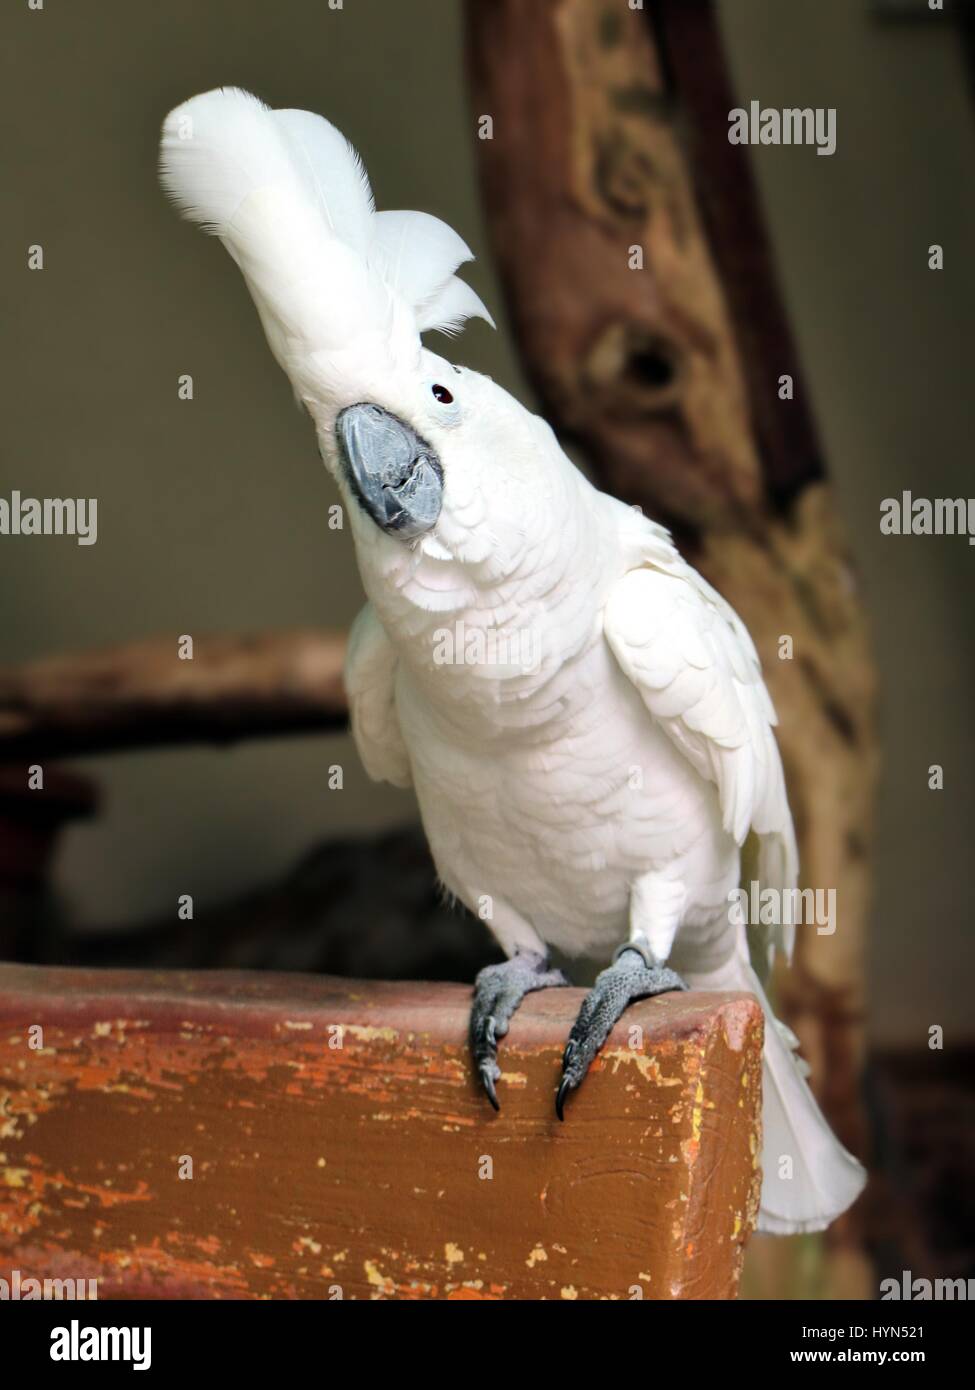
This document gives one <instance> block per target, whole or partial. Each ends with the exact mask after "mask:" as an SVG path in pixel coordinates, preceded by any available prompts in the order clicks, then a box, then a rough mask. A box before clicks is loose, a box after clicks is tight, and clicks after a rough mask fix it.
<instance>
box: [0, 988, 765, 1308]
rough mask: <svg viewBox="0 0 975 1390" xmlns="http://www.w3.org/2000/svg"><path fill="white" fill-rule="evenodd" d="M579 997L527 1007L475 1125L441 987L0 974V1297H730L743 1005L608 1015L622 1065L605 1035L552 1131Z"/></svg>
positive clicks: (752, 1044) (703, 999)
mask: <svg viewBox="0 0 975 1390" xmlns="http://www.w3.org/2000/svg"><path fill="white" fill-rule="evenodd" d="M115 978H119V979H120V981H121V982H122V983H120V984H119V985H118V986H116V987H114V989H115V992H114V993H113V992H112V988H109V987H106V985H105V983H104V982H105V981H106V980H108V981H109V982H111V981H112V980H114V979H115ZM134 980H137V981H138V987H137V988H135V986H134V985H133V984H131V983H126V981H134ZM31 991H33V993H32V992H31ZM130 995H131V1000H134V1001H135V1002H134V1004H133V1003H132V1002H131V1001H130V998H129V996H130ZM557 996H562V997H557ZM579 998H580V994H579V992H578V991H573V990H561V991H550V992H548V994H547V995H543V994H537V995H533V996H530V998H529V999H528V1000H526V1003H525V1005H524V1006H523V1010H522V1011H520V1012H519V1015H518V1017H517V1018H516V1020H515V1022H514V1024H513V1025H512V1028H511V1032H510V1034H509V1037H508V1038H507V1039H506V1041H505V1048H506V1053H507V1062H508V1064H509V1065H511V1066H512V1070H511V1071H510V1072H509V1071H505V1072H504V1074H503V1076H502V1080H501V1083H500V1085H499V1094H500V1096H501V1101H502V1111H501V1114H500V1115H498V1116H495V1115H494V1113H493V1112H490V1111H489V1110H488V1109H487V1108H486V1107H485V1106H484V1104H483V1100H482V1098H481V1096H480V1095H479V1093H478V1092H477V1090H476V1088H475V1087H474V1085H473V1083H472V1080H471V1077H470V1073H469V1068H468V1062H467V1054H466V1040H465V1034H466V1012H467V1006H468V1000H469V991H467V990H465V989H463V988H460V987H455V986H448V985H444V986H429V985H424V986H420V985H417V986H392V985H385V984H376V985H372V984H362V983H359V984H357V985H356V986H355V989H354V990H350V988H349V985H348V983H347V982H343V981H326V980H313V979H310V978H308V977H301V978H300V979H298V978H297V977H295V978H294V980H292V979H291V978H290V977H266V978H257V977H251V976H246V975H236V976H224V975H217V976H212V975H211V976H205V977H202V976H188V975H179V976H173V975H166V974H164V973H158V974H154V975H152V976H143V975H140V976H137V977H134V976H127V977H121V976H119V977H116V976H115V973H114V972H111V973H106V974H104V975H97V974H94V973H93V972H81V971H79V972H70V971H33V972H30V971H25V970H24V969H23V968H21V967H0V1275H4V1277H5V1271H6V1270H7V1269H8V1268H13V1267H20V1268H29V1269H32V1270H36V1271H38V1272H40V1273H41V1274H44V1273H45V1272H49V1273H50V1272H53V1271H54V1270H55V1269H56V1270H57V1272H58V1273H59V1274H60V1275H61V1276H62V1277H68V1276H69V1275H70V1274H71V1273H72V1272H73V1271H78V1277H81V1273H80V1272H81V1271H82V1270H83V1271H84V1272H85V1273H84V1277H93V1276H97V1277H98V1279H99V1281H100V1284H99V1292H100V1295H101V1296H102V1297H111V1296H113V1293H114V1294H116V1295H117V1294H119V1293H125V1294H126V1295H128V1296H139V1295H151V1296H160V1295H161V1296H164V1297H165V1296H172V1297H187V1296H196V1297H200V1296H207V1297H214V1298H240V1297H245V1298H268V1297H273V1298H327V1297H329V1296H331V1295H330V1292H329V1291H330V1290H332V1289H334V1288H335V1287H337V1288H338V1289H340V1290H341V1296H342V1297H343V1298H353V1299H355V1298H361V1299H387V1298H406V1299H421V1298H422V1299H430V1298H436V1299H447V1300H451V1299H487V1300H498V1299H511V1298H540V1299H552V1300H573V1299H606V1300H613V1299H625V1298H627V1297H629V1293H628V1290H629V1288H630V1287H631V1286H632V1285H633V1284H634V1283H637V1282H638V1283H640V1284H641V1285H642V1287H643V1288H644V1290H645V1296H646V1297H661V1296H670V1297H727V1296H730V1295H732V1294H733V1293H734V1291H735V1289H736V1287H737V1281H738V1276H739V1270H740V1258H741V1251H742V1246H743V1242H744V1241H745V1239H746V1238H747V1235H748V1233H749V1232H750V1230H751V1229H752V1227H753V1225H754V1220H755V1214H756V1210H757V1196H758V1185H759V1158H758V1155H759V1153H760V1135H759V1128H758V1118H757V1115H756V1113H755V1108H756V1098H757V1096H758V1095H760V1091H761V1087H760V1080H761V1055H760V1048H761V1019H760V1014H759V1012H758V1009H757V1006H756V1005H754V1004H753V1003H752V1002H751V1001H750V1000H748V999H747V998H742V997H741V996H727V997H726V996H714V995H689V996H680V997H678V996H671V997H669V998H667V997H665V998H663V999H660V1000H654V1001H647V1002H645V1003H643V1004H639V1005H636V1006H634V1008H633V1009H632V1010H631V1011H630V1013H629V1014H628V1015H627V1021H626V1026H627V1027H628V1026H629V1025H630V1024H632V1023H634V1022H636V1023H639V1025H640V1027H641V1029H642V1030H643V1035H644V1038H645V1043H644V1049H643V1050H642V1051H639V1050H635V1049H631V1048H629V1047H626V1046H622V1045H621V1041H622V1040H625V1039H626V1038H627V1036H628V1034H627V1032H626V1029H625V1028H624V1027H621V1028H620V1030H619V1032H618V1033H617V1034H616V1035H615V1037H614V1038H611V1039H610V1041H609V1044H608V1046H607V1049H606V1050H605V1052H604V1054H603V1056H602V1057H601V1058H600V1059H599V1060H598V1062H597V1064H596V1065H595V1066H594V1068H593V1073H592V1075H591V1076H590V1078H589V1079H588V1080H587V1083H586V1086H585V1087H584V1088H583V1089H582V1090H581V1091H580V1093H579V1095H578V1096H576V1097H574V1100H573V1111H572V1120H571V1122H569V1123H567V1124H566V1125H564V1126H560V1125H559V1124H558V1122H557V1121H556V1120H555V1119H554V1116H553V1114H552V1106H551V1095H552V1089H553V1084H554V1079H555V1077H556V1076H557V1073H558V1060H559V1057H560V1055H561V1050H562V1047H563V1046H564V1037H565V1033H566V1031H567V1029H568V1026H569V1024H570V1023H571V1021H572V1018H574V1015H575V1010H576V1009H577V1007H578V1001H579ZM99 1000H100V1001H101V1002H99ZM25 1001H26V1002H25ZM729 1011H731V1014H730V1015H729ZM25 1017H30V1018H35V1017H43V1018H44V1020H45V1043H46V1046H45V1047H44V1049H42V1050H40V1051H31V1050H30V1049H27V1048H26V1047H25V1045H24V1019H25ZM336 1025H339V1026H340V1027H341V1029H342V1046H341V1047H331V1046H329V1038H330V1036H333V1035H334V1028H335V1026H336ZM330 1030H332V1031H331V1032H330ZM485 1154H487V1155H490V1156H491V1157H492V1158H493V1160H494V1175H493V1180H492V1181H491V1182H482V1181H481V1180H480V1178H479V1176H478V1174H479V1164H480V1161H481V1159H482V1157H483V1156H484V1155H485ZM184 1155H188V1156H190V1157H192V1159H193V1177H192V1179H190V1180H186V1181H181V1180H180V1179H179V1177H178V1175H177V1169H178V1165H179V1163H180V1160H181V1158H182V1156H184Z"/></svg>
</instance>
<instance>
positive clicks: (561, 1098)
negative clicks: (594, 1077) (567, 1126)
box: [555, 1076, 572, 1121]
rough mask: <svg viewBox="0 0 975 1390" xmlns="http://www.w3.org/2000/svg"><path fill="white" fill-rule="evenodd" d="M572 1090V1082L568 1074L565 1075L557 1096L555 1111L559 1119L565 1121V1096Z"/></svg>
mask: <svg viewBox="0 0 975 1390" xmlns="http://www.w3.org/2000/svg"><path fill="white" fill-rule="evenodd" d="M571 1090H572V1082H571V1081H570V1080H569V1078H568V1077H567V1076H563V1078H562V1083H561V1085H560V1086H559V1089H558V1091H557V1093H556V1096H555V1113H556V1115H558V1117H559V1119H560V1120H563V1121H564V1120H565V1114H564V1113H563V1112H564V1108H565V1098H566V1096H567V1095H568V1094H569V1092H570V1091H571Z"/></svg>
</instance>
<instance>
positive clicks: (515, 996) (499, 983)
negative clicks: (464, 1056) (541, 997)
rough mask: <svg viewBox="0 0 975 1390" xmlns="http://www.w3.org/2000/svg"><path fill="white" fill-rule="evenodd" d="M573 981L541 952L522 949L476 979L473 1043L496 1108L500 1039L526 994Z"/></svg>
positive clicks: (472, 1013) (472, 1023)
mask: <svg viewBox="0 0 975 1390" xmlns="http://www.w3.org/2000/svg"><path fill="white" fill-rule="evenodd" d="M568 983H569V982H568V980H567V979H566V978H565V976H564V975H563V974H562V971H561V970H549V968H548V959H547V957H545V956H543V955H542V954H541V953H540V952H538V951H520V952H519V953H518V955H516V956H512V957H511V959H510V960H505V961H502V962H501V964H500V965H486V966H485V967H484V969H483V970H481V971H479V972H478V976H477V979H476V980H475V981H474V1003H473V1005H472V1007H471V1025H470V1044H471V1053H472V1054H473V1057H474V1066H475V1067H476V1068H477V1071H478V1074H479V1076H480V1078H481V1085H482V1086H483V1087H484V1089H485V1091H486V1092H487V1098H488V1100H489V1101H490V1102H491V1104H492V1105H493V1106H494V1108H495V1110H500V1109H501V1107H500V1105H499V1104H498V1094H497V1091H496V1090H495V1086H494V1083H495V1082H496V1081H497V1079H498V1077H499V1076H500V1075H501V1068H500V1067H499V1066H498V1039H499V1038H503V1037H504V1035H505V1033H507V1031H508V1026H509V1024H510V1023H511V1020H512V1017H513V1016H514V1012H515V1010H516V1009H517V1007H518V1005H519V1004H520V1003H521V1001H522V1000H523V999H524V997H525V995H526V994H531V993H532V991H533V990H536V989H550V988H552V987H553V986H557V985H567V984H568Z"/></svg>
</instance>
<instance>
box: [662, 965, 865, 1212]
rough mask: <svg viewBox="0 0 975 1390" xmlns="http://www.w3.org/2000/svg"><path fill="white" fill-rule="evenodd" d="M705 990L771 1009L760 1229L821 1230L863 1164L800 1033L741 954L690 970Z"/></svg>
mask: <svg viewBox="0 0 975 1390" xmlns="http://www.w3.org/2000/svg"><path fill="white" fill-rule="evenodd" d="M685 979H686V980H687V982H688V983H689V984H690V985H691V986H692V987H694V988H699V989H741V990H747V991H748V992H749V993H751V994H754V995H756V996H757V997H758V1000H759V1002H760V1003H761V1005H762V1008H763V1010H764V1011H765V1048H764V1053H763V1067H762V1129H763V1142H762V1196H761V1202H760V1205H759V1214H758V1229H759V1230H760V1231H767V1232H770V1233H771V1234H773V1235H796V1234H798V1233H800V1232H802V1231H821V1230H824V1229H825V1227H827V1226H828V1225H829V1223H830V1222H831V1221H833V1220H835V1219H836V1217H837V1216H839V1215H841V1213H842V1212H844V1211H846V1209H847V1207H849V1206H851V1205H852V1203H853V1202H855V1201H856V1199H857V1197H858V1196H859V1195H860V1192H861V1191H862V1190H863V1185H864V1183H865V1182H866V1173H865V1172H864V1169H863V1167H862V1165H861V1164H860V1163H858V1162H857V1160H856V1159H855V1158H854V1157H853V1155H852V1154H850V1153H847V1151H846V1149H844V1147H843V1145H842V1144H841V1143H840V1142H839V1140H838V1139H837V1138H836V1136H835V1134H834V1133H833V1131H832V1130H831V1129H830V1127H829V1125H828V1124H827V1122H826V1119H825V1117H824V1116H823V1113H822V1111H821V1110H820V1108H819V1106H818V1105H817V1104H816V1100H815V1097H814V1096H813V1093H812V1092H811V1091H810V1089H809V1087H808V1086H807V1085H806V1082H805V1080H804V1079H803V1069H805V1070H806V1071H807V1072H808V1068H807V1067H806V1065H805V1063H804V1062H803V1061H802V1059H801V1058H799V1057H798V1056H797V1055H796V1052H795V1045H796V1038H795V1035H794V1034H793V1033H791V1032H790V1030H789V1029H788V1028H786V1027H784V1025H782V1024H780V1023H779V1022H778V1020H777V1019H776V1017H775V1015H774V1014H773V1013H772V1008H771V1005H770V1004H769V1001H768V999H767V997H766V995H765V991H764V990H763V988H762V986H761V983H760V982H759V979H758V976H757V975H756V974H755V972H754V971H753V970H752V968H751V966H750V965H749V964H748V962H747V961H746V960H744V959H743V958H742V957H741V956H740V955H738V956H735V957H734V958H733V959H732V960H730V961H728V962H727V963H726V964H725V965H724V966H722V967H721V969H720V970H717V971H711V972H709V973H708V974H707V975H695V974H694V972H693V971H686V972H685Z"/></svg>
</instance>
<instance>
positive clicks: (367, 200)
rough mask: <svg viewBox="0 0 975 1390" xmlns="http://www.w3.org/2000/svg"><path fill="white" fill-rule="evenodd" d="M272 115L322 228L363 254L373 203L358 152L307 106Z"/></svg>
mask: <svg viewBox="0 0 975 1390" xmlns="http://www.w3.org/2000/svg"><path fill="white" fill-rule="evenodd" d="M272 115H273V117H274V120H275V122H276V123H277V125H278V126H279V127H280V128H281V129H282V130H283V131H284V133H285V138H286V140H287V143H288V147H289V149H290V151H291V154H292V157H293V158H294V161H295V164H296V165H297V167H298V169H299V171H300V172H301V174H302V177H303V178H305V179H306V180H307V183H308V189H309V192H310V194H311V197H312V200H313V201H314V203H315V204H316V205H317V206H318V208H319V209H320V210H321V214H322V217H323V218H324V220H325V224H326V226H327V227H328V229H329V230H330V231H331V232H333V233H334V235H335V236H337V237H340V238H341V239H342V241H344V242H345V243H346V244H347V245H348V246H352V247H354V248H355V249H356V250H358V251H360V252H362V253H363V254H365V253H366V252H367V251H368V249H369V246H370V243H371V241H372V238H373V231H374V225H375V221H376V219H375V215H374V214H375V204H374V202H373V198H372V189H371V188H370V187H369V176H368V175H367V173H366V171H365V169H364V168H363V165H362V160H361V159H360V158H359V155H358V153H357V152H356V151H355V150H354V149H353V147H352V146H351V145H350V144H349V142H348V140H346V138H345V136H344V135H343V134H342V132H341V131H340V130H336V128H335V126H333V125H332V124H330V122H328V121H326V120H325V117H324V116H315V115H313V114H312V112H310V111H274V112H272Z"/></svg>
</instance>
